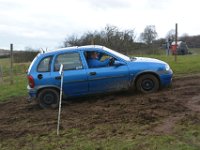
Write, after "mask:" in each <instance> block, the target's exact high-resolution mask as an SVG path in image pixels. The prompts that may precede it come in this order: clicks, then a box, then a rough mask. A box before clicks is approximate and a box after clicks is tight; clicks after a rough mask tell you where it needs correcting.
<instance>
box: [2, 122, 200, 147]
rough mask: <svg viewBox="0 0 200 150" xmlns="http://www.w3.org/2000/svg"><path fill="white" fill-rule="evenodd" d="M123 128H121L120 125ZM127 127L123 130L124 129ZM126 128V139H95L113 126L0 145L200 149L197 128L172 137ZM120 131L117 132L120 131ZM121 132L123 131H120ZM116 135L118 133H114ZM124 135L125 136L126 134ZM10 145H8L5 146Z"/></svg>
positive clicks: (184, 129) (182, 129) (181, 129)
mask: <svg viewBox="0 0 200 150" xmlns="http://www.w3.org/2000/svg"><path fill="white" fill-rule="evenodd" d="M122 126H124V124H122ZM125 127H126V126H125ZM135 127H136V125H133V126H132V127H130V126H128V130H130V131H129V132H128V133H129V135H127V134H126V135H123V133H122V134H117V133H116V135H112V136H109V134H107V135H106V137H98V133H100V132H104V133H110V132H112V131H111V129H112V125H110V126H107V127H105V126H104V125H102V126H101V129H99V126H97V127H94V128H93V129H88V130H84V131H82V130H79V129H75V128H72V129H66V130H64V131H62V132H61V135H60V136H56V133H55V132H50V133H48V135H43V136H38V135H27V136H25V137H19V138H17V139H9V140H3V141H2V142H1V143H0V149H1V150H4V149H5V150H6V149H9V150H14V149H22V150H32V149H34V150H40V149H48V150H62V149H67V150H77V149H80V150H94V149H99V150H104V149H107V150H112V149H113V150H138V149H142V150H199V149H200V127H199V124H198V125H194V124H190V125H186V124H184V125H180V124H177V125H176V127H175V131H176V134H173V135H150V134H147V135H146V134H142V131H143V128H142V127H139V125H138V127H136V129H137V130H136V129H135ZM119 130H120V129H119ZM123 130H126V128H125V129H123ZM117 132H118V133H120V132H119V131H118V130H117ZM126 133H127V132H126ZM8 143H9V144H8Z"/></svg>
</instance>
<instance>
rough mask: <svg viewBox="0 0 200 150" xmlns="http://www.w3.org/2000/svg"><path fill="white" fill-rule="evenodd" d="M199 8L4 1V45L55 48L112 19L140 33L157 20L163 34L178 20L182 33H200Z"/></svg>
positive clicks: (0, 5)
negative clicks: (72, 36) (68, 37)
mask: <svg viewBox="0 0 200 150" xmlns="http://www.w3.org/2000/svg"><path fill="white" fill-rule="evenodd" d="M199 7H200V2H199V0H0V48H4V49H9V44H10V43H13V44H14V48H15V49H24V48H25V47H32V48H47V47H48V48H49V49H54V48H57V47H59V46H61V45H62V43H63V41H64V39H65V38H66V37H67V36H70V35H72V34H76V35H81V34H83V33H84V32H87V31H94V30H102V29H103V28H104V27H105V26H106V25H107V24H109V25H114V26H117V27H118V28H119V29H121V30H124V29H135V32H136V35H137V37H139V35H140V33H141V32H143V30H144V28H145V27H146V26H147V25H155V27H156V31H157V32H158V38H161V37H165V36H166V34H167V32H168V31H169V30H171V29H174V28H175V23H178V27H179V30H178V32H179V33H178V34H179V35H183V34H185V33H187V34H188V35H199V34H200V21H199V20H200V19H199Z"/></svg>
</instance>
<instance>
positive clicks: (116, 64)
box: [114, 60, 126, 67]
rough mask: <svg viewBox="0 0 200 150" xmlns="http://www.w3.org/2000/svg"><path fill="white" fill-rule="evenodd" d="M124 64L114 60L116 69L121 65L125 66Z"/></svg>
mask: <svg viewBox="0 0 200 150" xmlns="http://www.w3.org/2000/svg"><path fill="white" fill-rule="evenodd" d="M125 64H126V63H124V62H122V61H118V60H115V63H114V66H116V67H118V66H122V65H125Z"/></svg>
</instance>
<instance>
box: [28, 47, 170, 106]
mask: <svg viewBox="0 0 200 150" xmlns="http://www.w3.org/2000/svg"><path fill="white" fill-rule="evenodd" d="M94 51H95V52H97V53H99V54H102V55H103V56H104V57H103V58H102V59H106V58H112V60H114V61H113V62H112V63H109V65H107V66H104V67H97V68H90V67H89V66H88V63H87V57H88V56H87V55H88V53H90V52H94ZM100 61H103V60H100ZM60 64H63V66H64V78H63V94H64V95H63V98H64V99H67V98H71V97H77V96H83V95H89V94H96V93H105V92H110V91H119V90H122V89H130V88H132V87H133V88H134V89H137V90H138V91H140V92H142V93H151V92H155V91H157V90H159V89H160V88H162V87H166V86H169V85H170V84H171V81H172V75H173V72H172V70H171V69H170V67H169V65H168V64H167V63H165V62H163V61H160V60H157V59H152V58H144V57H134V58H130V57H127V56H125V55H123V54H120V53H118V52H116V51H113V50H111V49H108V48H106V47H103V46H98V45H89V46H81V47H70V48H62V49H58V50H55V51H50V52H46V53H41V54H39V55H38V56H37V57H36V58H35V59H34V60H33V62H32V63H31V65H30V67H29V69H28V73H27V77H28V82H29V84H28V86H27V88H28V93H29V97H30V98H29V100H30V101H31V100H33V99H36V100H38V102H39V104H40V106H42V107H49V106H57V105H58V101H59V91H60V74H59V66H60Z"/></svg>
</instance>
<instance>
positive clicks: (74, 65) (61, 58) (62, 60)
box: [54, 53, 83, 71]
mask: <svg viewBox="0 0 200 150" xmlns="http://www.w3.org/2000/svg"><path fill="white" fill-rule="evenodd" d="M60 64H63V67H64V70H78V69H82V68H83V66H82V62H81V60H80V55H79V53H65V54H60V55H58V56H57V58H56V60H55V64H54V71H59V68H60Z"/></svg>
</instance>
